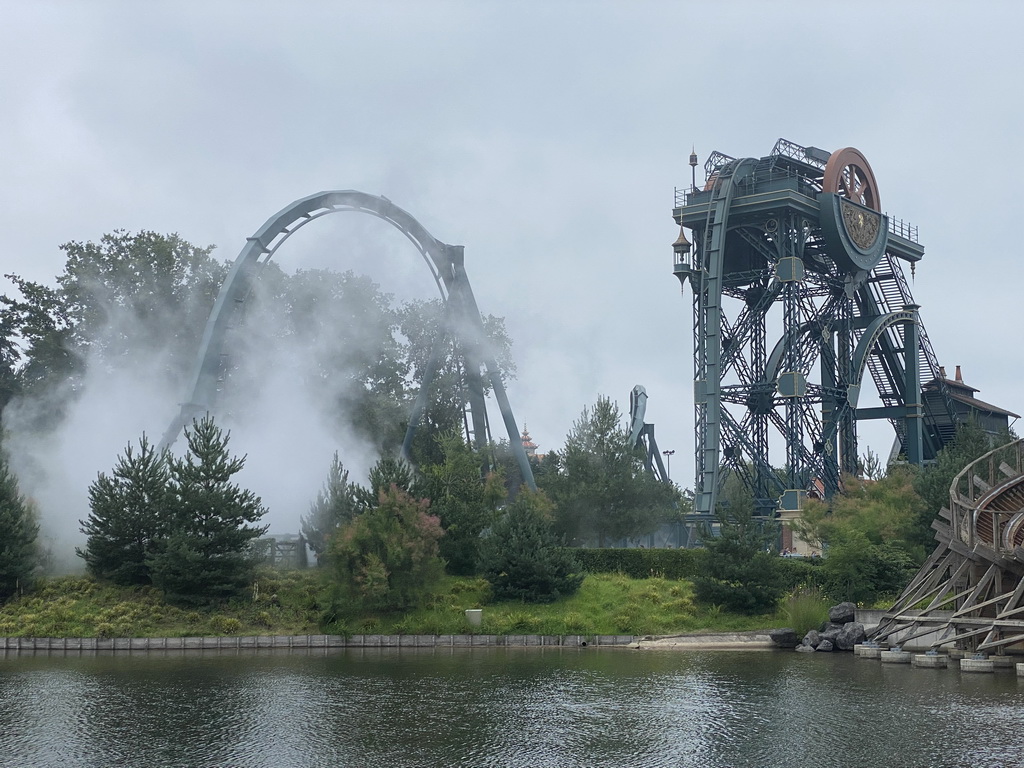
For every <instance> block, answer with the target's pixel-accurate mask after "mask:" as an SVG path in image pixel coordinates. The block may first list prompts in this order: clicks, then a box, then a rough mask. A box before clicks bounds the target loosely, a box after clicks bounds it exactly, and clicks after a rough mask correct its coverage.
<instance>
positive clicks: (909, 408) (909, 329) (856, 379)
mask: <svg viewBox="0 0 1024 768" xmlns="http://www.w3.org/2000/svg"><path fill="white" fill-rule="evenodd" d="M900 324H906V331H905V333H904V343H903V346H904V349H903V357H904V361H903V373H904V381H903V406H904V410H905V413H904V419H905V420H906V446H905V447H906V449H907V460H908V461H909V462H910V463H911V464H917V465H920V464H922V463H923V461H924V404H923V402H922V396H921V382H920V373H919V365H918V360H919V355H918V347H919V345H920V342H919V337H918V329H919V328H920V325H921V319H920V317H919V316H918V313H917V307H916V306H911V307H908V308H907V309H905V310H903V311H902V312H890V313H888V314H885V315H880V316H879V317H876V318H875V319H874V320H872V321H871V323H870V324H869V325H868V327H867V328H866V329H865V330H864V333H863V334H862V335H861V337H860V341H858V342H857V348H856V349H855V350H854V353H853V379H852V381H851V382H850V389H849V394H848V396H847V397H848V400H849V404H850V407H851V408H853V409H854V411H856V408H857V401H858V400H859V399H860V388H861V382H862V381H863V378H864V371H865V370H866V369H867V366H868V356H869V355H870V354H871V351H872V350H873V349H874V348H875V346H876V345H877V344H878V342H879V341H880V340H881V339H882V338H883V337H884V335H885V332H886V331H887V330H888V329H889V328H892V327H893V326H896V325H900Z"/></svg>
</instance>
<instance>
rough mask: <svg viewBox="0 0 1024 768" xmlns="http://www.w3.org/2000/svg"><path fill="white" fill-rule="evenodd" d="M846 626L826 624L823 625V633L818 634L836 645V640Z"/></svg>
mask: <svg viewBox="0 0 1024 768" xmlns="http://www.w3.org/2000/svg"><path fill="white" fill-rule="evenodd" d="M844 626H846V625H845V624H832V623H831V622H826V623H825V624H822V625H821V631H820V632H819V633H818V634H819V635H821V639H822V640H828V641H829V642H830V643H834V642H835V641H836V638H837V637H839V633H840V632H842V631H843V627H844Z"/></svg>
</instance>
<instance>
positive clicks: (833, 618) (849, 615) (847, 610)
mask: <svg viewBox="0 0 1024 768" xmlns="http://www.w3.org/2000/svg"><path fill="white" fill-rule="evenodd" d="M856 618H857V606H856V605H854V604H853V603H840V604H839V605H833V606H832V607H831V608H829V609H828V620H829V621H830V622H832V623H833V624H849V623H850V622H851V621H853V620H854V619H856Z"/></svg>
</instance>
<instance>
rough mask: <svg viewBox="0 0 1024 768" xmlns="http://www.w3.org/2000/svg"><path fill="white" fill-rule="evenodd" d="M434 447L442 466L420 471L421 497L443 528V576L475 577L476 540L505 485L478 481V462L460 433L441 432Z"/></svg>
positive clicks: (492, 478)
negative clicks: (421, 480) (439, 456)
mask: <svg viewBox="0 0 1024 768" xmlns="http://www.w3.org/2000/svg"><path fill="white" fill-rule="evenodd" d="M437 443H438V446H439V447H440V452H441V456H442V457H443V459H444V460H443V461H442V462H441V463H440V464H432V465H429V466H426V467H424V468H423V476H424V482H423V495H424V496H425V497H426V498H428V499H430V511H431V512H433V513H434V514H435V515H437V516H438V517H439V518H440V519H441V525H442V527H443V528H444V532H445V537H444V538H443V539H442V540H441V557H443V558H444V559H445V560H446V561H447V563H448V565H447V568H448V572H449V573H452V574H456V575H460V576H468V575H471V574H473V573H475V572H476V567H477V561H478V560H479V556H480V534H481V533H483V531H484V530H486V529H487V528H488V527H490V526H491V525H492V524H493V523H494V522H495V520H497V517H498V505H499V504H500V503H501V502H502V501H503V500H504V498H505V484H504V482H503V481H502V479H501V477H500V475H498V474H496V473H490V474H488V475H487V477H481V472H480V469H481V464H482V460H481V458H480V456H479V454H477V453H476V452H474V451H473V449H472V448H470V447H469V446H468V445H466V441H465V440H464V439H463V438H462V435H461V434H460V433H458V432H455V431H452V432H447V433H445V434H443V435H441V436H440V437H439V438H438V439H437Z"/></svg>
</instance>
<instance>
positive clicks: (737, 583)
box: [693, 511, 786, 614]
mask: <svg viewBox="0 0 1024 768" xmlns="http://www.w3.org/2000/svg"><path fill="white" fill-rule="evenodd" d="M719 520H720V523H721V528H720V530H721V535H720V536H719V537H718V538H712V537H711V536H705V537H703V538H704V540H705V542H706V544H705V551H706V561H705V568H704V570H703V572H702V573H701V575H699V576H696V577H695V578H694V579H693V585H694V589H695V591H696V595H697V600H698V601H700V602H701V603H704V604H706V605H720V606H722V607H723V608H725V609H726V610H729V611H733V612H735V613H746V614H754V613H766V612H768V611H772V610H774V609H775V607H776V606H777V604H778V602H779V598H781V597H782V595H783V594H784V593H785V590H786V588H785V583H784V581H783V574H782V570H781V566H780V565H779V564H780V562H781V561H782V560H783V558H780V557H779V556H778V555H775V554H772V553H771V552H769V551H766V544H767V542H768V541H769V540H770V539H772V538H774V536H773V531H771V530H769V529H768V528H767V527H765V526H763V525H762V524H761V523H760V521H758V520H756V519H754V517H753V514H752V513H751V512H750V511H746V512H744V511H737V512H734V513H733V514H732V515H731V516H727V515H726V514H725V513H722V514H720V516H719Z"/></svg>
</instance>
